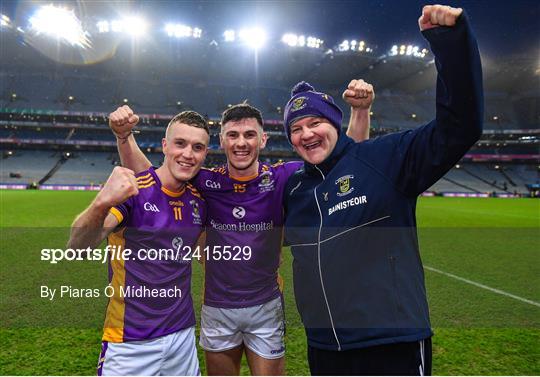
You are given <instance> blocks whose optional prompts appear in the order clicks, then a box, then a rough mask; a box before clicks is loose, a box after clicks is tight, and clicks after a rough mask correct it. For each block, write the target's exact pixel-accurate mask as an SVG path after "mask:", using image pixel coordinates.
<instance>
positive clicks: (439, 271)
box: [424, 265, 540, 307]
mask: <svg viewBox="0 0 540 377" xmlns="http://www.w3.org/2000/svg"><path fill="white" fill-rule="evenodd" d="M424 268H425V269H426V270H429V271H433V272H437V273H439V274H442V275H445V276H448V277H451V278H454V279H456V280H459V281H462V282H464V283H468V284H471V285H474V286H475V287H478V288H483V289H486V290H488V291H490V292H493V293H497V294H500V295H503V296H506V297H510V298H513V299H514V300H518V301H521V302H524V303H526V304H530V305H534V306H538V307H540V302H536V301H532V300H527V299H526V298H523V297H519V296H516V295H513V294H511V293H508V292H505V291H501V290H500V289H495V288H491V287H488V286H487V285H484V284H480V283H477V282H475V281H472V280H469V279H465V278H462V277H460V276H457V275H454V274H450V273H448V272H444V271H441V270H438V269H436V268H433V267H429V266H426V265H424Z"/></svg>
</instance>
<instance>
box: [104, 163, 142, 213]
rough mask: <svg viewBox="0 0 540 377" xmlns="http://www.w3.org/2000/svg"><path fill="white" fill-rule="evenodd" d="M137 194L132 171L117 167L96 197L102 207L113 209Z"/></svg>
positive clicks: (137, 190)
mask: <svg viewBox="0 0 540 377" xmlns="http://www.w3.org/2000/svg"><path fill="white" fill-rule="evenodd" d="M138 193H139V188H138V185H137V181H136V180H135V173H134V172H133V171H132V170H129V169H127V168H123V167H120V166H117V167H115V168H114V169H113V171H112V173H111V175H110V176H109V178H108V179H107V182H106V183H105V185H104V186H103V188H102V189H101V191H100V192H99V194H98V195H97V197H96V201H99V202H100V203H101V204H102V205H104V206H107V207H114V206H116V205H118V204H122V203H123V202H125V201H126V200H127V199H128V198H130V197H132V196H135V195H137V194H138Z"/></svg>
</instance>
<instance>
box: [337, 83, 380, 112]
mask: <svg viewBox="0 0 540 377" xmlns="http://www.w3.org/2000/svg"><path fill="white" fill-rule="evenodd" d="M342 97H343V100H344V101H345V102H347V103H348V104H349V105H350V106H351V107H354V108H357V109H364V110H367V109H369V108H370V107H371V105H372V104H373V100H374V99H375V92H374V91H373V85H371V84H368V83H367V82H365V81H364V80H351V82H350V83H349V85H348V86H347V89H345V91H344V92H343V95H342Z"/></svg>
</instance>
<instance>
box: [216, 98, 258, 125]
mask: <svg viewBox="0 0 540 377" xmlns="http://www.w3.org/2000/svg"><path fill="white" fill-rule="evenodd" d="M245 118H255V119H257V122H258V123H259V126H261V128H262V126H263V117H262V114H261V112H260V111H259V109H257V108H256V107H253V106H251V105H250V104H248V103H246V102H244V103H239V104H237V105H234V106H231V107H229V108H228V109H227V110H225V111H224V112H223V114H222V115H221V127H223V125H225V123H227V122H229V121H231V120H232V121H236V120H241V119H245Z"/></svg>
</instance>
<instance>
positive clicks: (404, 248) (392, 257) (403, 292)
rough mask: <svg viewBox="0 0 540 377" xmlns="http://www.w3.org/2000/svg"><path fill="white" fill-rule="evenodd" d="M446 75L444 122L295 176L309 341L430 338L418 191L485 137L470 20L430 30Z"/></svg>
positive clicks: (343, 141)
mask: <svg viewBox="0 0 540 377" xmlns="http://www.w3.org/2000/svg"><path fill="white" fill-rule="evenodd" d="M423 35H424V37H425V38H426V39H427V40H428V42H429V43H430V45H431V49H432V51H433V53H434V55H435V64H436V67H437V71H438V77H437V98H436V118H435V120H433V121H432V122H430V123H428V124H426V125H424V126H422V127H419V128H417V129H414V130H409V131H405V132H399V133H394V134H390V135H385V136H382V137H379V138H376V139H373V140H368V141H364V142H361V143H354V142H353V141H352V140H351V139H350V138H348V137H347V136H345V135H343V134H341V135H340V136H339V139H338V141H337V144H336V147H335V149H334V150H333V152H332V153H331V155H330V156H329V157H328V158H327V159H326V160H325V161H324V162H323V163H321V164H320V165H316V166H315V165H311V164H309V163H307V162H306V163H305V164H304V167H303V168H302V169H300V170H299V171H298V172H296V173H295V174H294V175H293V176H291V177H290V179H289V181H288V183H287V188H286V191H285V192H286V193H287V194H286V195H285V198H284V206H285V210H286V222H285V239H286V243H287V244H289V245H291V250H292V254H293V257H294V261H293V276H294V290H295V295H296V303H297V307H298V311H299V312H300V316H301V318H302V321H303V324H304V326H305V327H306V334H307V337H308V343H309V345H311V346H312V347H315V348H321V349H327V350H347V349H354V348H362V347H368V346H373V345H379V344H387V343H398V342H411V341H417V340H420V339H425V338H427V337H429V336H431V335H432V332H431V326H430V321H429V310H428V305H427V299H426V290H425V285H424V272H423V268H422V262H421V260H420V254H419V250H418V239H417V234H416V217H415V211H416V201H417V197H418V195H420V194H421V193H422V192H424V191H425V190H426V189H427V188H429V187H430V186H431V185H432V184H434V183H435V182H436V181H437V180H439V179H440V178H441V177H442V176H443V175H444V174H445V173H446V172H447V171H448V170H450V169H451V168H452V167H453V166H454V164H456V162H458V161H459V160H460V158H461V157H462V156H463V155H464V154H465V153H466V152H467V150H468V149H469V148H470V147H471V146H472V145H474V143H475V142H476V141H477V140H478V139H479V138H480V135H481V133H482V120H483V89H482V70H481V63H480V56H479V53H478V47H477V45H476V41H475V38H474V36H473V33H472V31H471V29H470V27H469V22H468V20H467V16H466V15H465V14H462V15H461V16H460V17H459V19H458V22H457V24H456V26H454V27H438V28H434V29H430V30H426V31H424V32H423Z"/></svg>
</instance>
